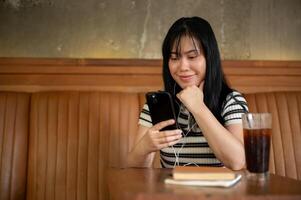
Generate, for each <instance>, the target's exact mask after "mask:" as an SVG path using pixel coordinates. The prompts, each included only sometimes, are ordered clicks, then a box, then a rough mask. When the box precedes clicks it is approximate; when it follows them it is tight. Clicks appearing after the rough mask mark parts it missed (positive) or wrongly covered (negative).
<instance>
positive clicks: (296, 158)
mask: <svg viewBox="0 0 301 200" xmlns="http://www.w3.org/2000/svg"><path fill="white" fill-rule="evenodd" d="M245 97H246V100H247V102H248V106H249V110H250V112H270V113H272V117H273V127H272V143H271V154H270V171H271V172H272V173H275V174H278V175H282V176H287V177H291V178H295V179H299V180H301V127H300V124H301V120H300V119H301V92H270V93H255V94H246V95H245Z"/></svg>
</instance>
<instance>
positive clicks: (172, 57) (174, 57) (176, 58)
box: [170, 56, 179, 60]
mask: <svg viewBox="0 0 301 200" xmlns="http://www.w3.org/2000/svg"><path fill="white" fill-rule="evenodd" d="M178 59H179V57H177V56H171V57H170V60H178Z"/></svg>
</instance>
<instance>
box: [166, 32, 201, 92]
mask: <svg viewBox="0 0 301 200" xmlns="http://www.w3.org/2000/svg"><path fill="white" fill-rule="evenodd" d="M198 44H199V42H198V41H197V40H195V39H193V38H191V37H189V36H183V37H182V38H181V39H180V43H179V48H178V49H179V52H178V53H177V46H176V45H174V46H173V48H172V51H171V55H170V58H169V61H168V66H169V71H170V73H171V76H172V77H173V79H174V80H175V81H176V82H177V83H178V85H180V86H181V88H182V89H184V88H186V87H187V86H192V85H196V86H199V85H200V83H201V82H202V81H203V80H204V79H205V73H206V59H205V56H204V52H203V49H202V48H200V47H199V45H198Z"/></svg>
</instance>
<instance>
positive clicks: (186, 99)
mask: <svg viewBox="0 0 301 200" xmlns="http://www.w3.org/2000/svg"><path fill="white" fill-rule="evenodd" d="M202 86H203V83H202V84H201V86H200V87H199V88H198V87H196V86H191V87H187V88H185V89H184V90H182V91H181V92H180V93H179V94H177V97H178V98H179V99H180V100H181V102H182V103H183V104H184V105H185V106H186V107H187V109H188V110H189V111H190V112H191V113H192V114H193V116H194V118H195V120H196V122H197V124H198V126H199V127H200V129H201V130H202V132H203V135H204V136H205V138H206V140H207V142H208V144H209V146H210V148H211V149H212V150H213V152H214V154H215V156H216V157H217V158H218V159H219V160H220V161H221V162H223V163H224V165H225V166H226V167H229V168H231V169H233V170H239V169H242V168H243V167H244V166H245V153H244V145H243V129H242V125H241V124H233V125H229V126H227V127H224V126H223V125H222V124H220V122H219V121H218V120H217V119H216V118H215V116H214V115H213V114H212V112H211V111H210V110H209V109H208V107H207V106H206V105H205V103H204V102H203V90H202Z"/></svg>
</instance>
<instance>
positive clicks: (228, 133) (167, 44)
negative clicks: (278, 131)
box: [127, 17, 248, 170]
mask: <svg viewBox="0 0 301 200" xmlns="http://www.w3.org/2000/svg"><path fill="white" fill-rule="evenodd" d="M162 54H163V79H164V86H165V90H166V91H168V92H169V93H170V94H171V95H172V96H173V100H174V104H175V106H176V114H177V122H178V125H179V129H177V130H168V131H161V129H162V128H164V127H165V126H168V125H170V124H173V123H175V121H174V120H168V121H163V122H160V123H158V124H152V123H151V118H150V115H149V110H148V106H147V104H145V105H144V107H143V110H142V112H141V114H140V119H139V129H138V135H137V138H136V142H135V145H134V147H133V149H132V150H131V151H130V153H129V154H128V159H127V166H129V167H150V166H151V164H152V161H153V158H154V154H155V152H156V151H158V150H160V158H161V165H162V167H168V168H171V167H174V166H176V165H184V166H187V165H195V166H202V165H206V166H226V167H228V168H231V169H233V170H239V169H241V168H243V167H244V165H245V154H244V146H243V130H242V124H241V114H242V113H244V112H247V110H248V107H247V104H246V101H245V99H244V98H243V96H242V95H241V94H240V93H239V92H237V91H233V90H231V89H230V88H229V86H228V85H227V82H226V80H225V78H224V73H223V71H222V67H221V60H220V54H219V50H218V45H217V42H216V39H215V36H214V33H213V31H212V28H211V26H210V24H209V23H208V22H207V21H206V20H204V19H202V18H200V17H191V18H189V17H188V18H181V19H178V20H177V21H176V22H175V23H174V24H173V25H172V26H171V27H170V29H169V31H168V33H167V35H166V37H165V39H164V42H163V46H162Z"/></svg>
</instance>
